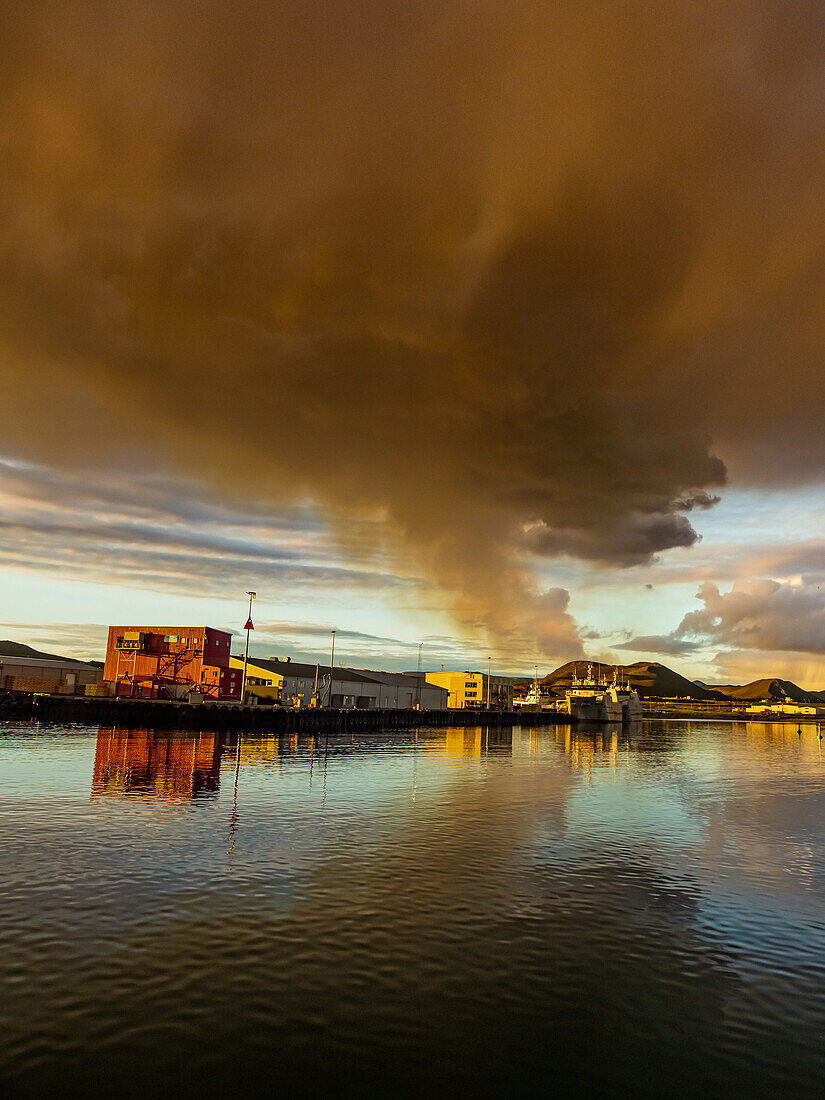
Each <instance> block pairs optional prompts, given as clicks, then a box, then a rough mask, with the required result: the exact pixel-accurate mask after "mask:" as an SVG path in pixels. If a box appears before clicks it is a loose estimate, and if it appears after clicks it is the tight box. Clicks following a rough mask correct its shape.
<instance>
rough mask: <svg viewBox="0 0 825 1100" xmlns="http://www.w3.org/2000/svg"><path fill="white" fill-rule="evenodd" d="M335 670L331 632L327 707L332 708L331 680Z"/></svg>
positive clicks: (333, 638)
mask: <svg viewBox="0 0 825 1100" xmlns="http://www.w3.org/2000/svg"><path fill="white" fill-rule="evenodd" d="M334 670H335V631H334V630H333V631H332V653H331V654H330V658H329V705H330V706H332V678H333V675H334Z"/></svg>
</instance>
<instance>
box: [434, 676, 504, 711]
mask: <svg viewBox="0 0 825 1100" xmlns="http://www.w3.org/2000/svg"><path fill="white" fill-rule="evenodd" d="M421 675H422V676H424V678H425V679H426V681H427V683H428V684H433V685H435V686H436V687H440V688H443V689H444V690H445V691H446V692H447V693H448V697H447V707H448V708H449V709H450V710H465V709H467V710H473V709H474V708H476V707H478V708H483V707H493V708H494V709H496V710H512V708H513V684H514V682H515V681H514V678H513V677H512V676H496V675H491V676H488V674H487V673H486V672H424V673H422V674H421Z"/></svg>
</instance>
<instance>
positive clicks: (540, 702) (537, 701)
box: [513, 676, 554, 710]
mask: <svg viewBox="0 0 825 1100" xmlns="http://www.w3.org/2000/svg"><path fill="white" fill-rule="evenodd" d="M513 706H514V707H532V708H533V710H553V709H554V707H553V700H552V698H551V696H550V693H549V692H547V691H542V690H541V688H540V687H539V681H538V676H535V677H534V678H533V686H532V687H531V688H530V690H529V691H528V692H527V694H526V695H525V696H523V697H522V698H520V699H514V700H513Z"/></svg>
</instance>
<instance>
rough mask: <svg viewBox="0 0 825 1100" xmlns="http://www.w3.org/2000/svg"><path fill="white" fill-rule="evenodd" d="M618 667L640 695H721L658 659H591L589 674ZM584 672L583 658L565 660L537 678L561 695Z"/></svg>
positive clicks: (609, 676)
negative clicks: (605, 661)
mask: <svg viewBox="0 0 825 1100" xmlns="http://www.w3.org/2000/svg"><path fill="white" fill-rule="evenodd" d="M614 669H618V673H619V679H620V680H628V681H629V682H630V684H631V685H632V686H633V687H634V688H635V689H636V691H637V692H638V693H639V695H640V696H641V697H642V698H659V699H724V698H725V695H724V694H723V692H722V691H721V690H719V689H718V688H707V687H702V686H700V685H699V684H696V683H694V682H693V680H688V679H687V678H686V677H684V676H680V675H679V673H678V672H674V671H673V669H671V668H668V667H667V666H666V665H661V664H659V663H658V661H636V662H635V663H634V664H632V665H602V664H599V663H598V662H597V661H594V662H593V675H594V676H595V677H596V678H597V679H598V678H599V677H602V678H604V679H606V680H612V679H613V670H614ZM576 673H577V674H578V675H579V676H585V675H587V662H586V661H568V662H567V664H566V665H561V666H560V667H559V668H557V669H556V670H555V672H551V673H549V675H547V676H545V677H544V679H543V680H542V681H541V683H542V685H543V686H544V687H545V689H546V690H548V691H551V692H552V693H553V694H554V695H563V694H564V692H565V691H567V689H568V688H569V687H570V684H571V682H572V679H573V676H574V674H576Z"/></svg>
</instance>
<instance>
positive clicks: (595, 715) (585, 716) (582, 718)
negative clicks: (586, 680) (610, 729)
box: [567, 696, 622, 722]
mask: <svg viewBox="0 0 825 1100" xmlns="http://www.w3.org/2000/svg"><path fill="white" fill-rule="evenodd" d="M567 710H568V713H569V714H570V716H571V717H572V718H573V719H574V720H575V721H576V722H621V721H622V707H621V704H620V703H617V702H615V701H614V700H612V699H599V698H589V699H576V698H575V697H573V698H571V697H570V696H568V699H567Z"/></svg>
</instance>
